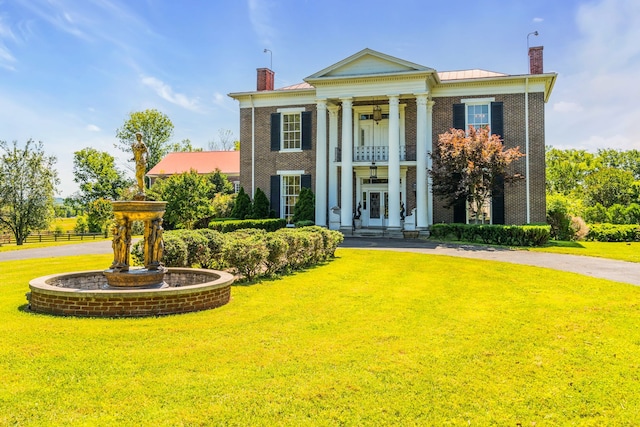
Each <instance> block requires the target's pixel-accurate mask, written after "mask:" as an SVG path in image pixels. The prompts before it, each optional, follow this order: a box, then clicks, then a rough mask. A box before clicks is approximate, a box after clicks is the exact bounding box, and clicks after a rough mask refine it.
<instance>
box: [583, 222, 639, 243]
mask: <svg viewBox="0 0 640 427" xmlns="http://www.w3.org/2000/svg"><path fill="white" fill-rule="evenodd" d="M587 240H595V241H598V242H640V225H637V224H608V223H604V224H591V225H589V233H588V234H587Z"/></svg>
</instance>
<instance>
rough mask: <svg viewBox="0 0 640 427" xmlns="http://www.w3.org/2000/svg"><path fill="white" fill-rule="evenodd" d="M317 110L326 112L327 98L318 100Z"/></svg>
mask: <svg viewBox="0 0 640 427" xmlns="http://www.w3.org/2000/svg"><path fill="white" fill-rule="evenodd" d="M316 108H317V109H318V110H326V109H327V99H326V98H318V99H316Z"/></svg>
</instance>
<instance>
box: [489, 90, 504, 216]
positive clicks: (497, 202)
mask: <svg viewBox="0 0 640 427" xmlns="http://www.w3.org/2000/svg"><path fill="white" fill-rule="evenodd" d="M503 110H504V107H503V103H502V102H492V103H491V134H492V135H498V136H500V138H503V140H504V113H503ZM491 214H492V216H493V223H494V224H504V223H505V220H504V177H498V179H496V183H495V186H494V188H493V195H492V197H491Z"/></svg>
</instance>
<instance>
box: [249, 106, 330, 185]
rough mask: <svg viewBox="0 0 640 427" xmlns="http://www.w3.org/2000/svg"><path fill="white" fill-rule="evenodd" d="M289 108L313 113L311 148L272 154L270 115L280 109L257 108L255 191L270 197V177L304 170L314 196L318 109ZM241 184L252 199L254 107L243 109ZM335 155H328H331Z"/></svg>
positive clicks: (306, 107)
mask: <svg viewBox="0 0 640 427" xmlns="http://www.w3.org/2000/svg"><path fill="white" fill-rule="evenodd" d="M288 107H304V108H305V111H311V112H313V114H312V117H313V118H312V120H313V122H312V126H311V132H312V138H311V140H312V141H313V143H312V149H311V150H303V151H301V152H293V153H281V152H278V151H271V114H272V113H276V112H277V110H278V107H262V108H256V109H255V124H256V130H255V156H256V165H257V167H256V176H255V179H256V188H260V189H261V190H262V191H264V192H265V194H266V195H267V197H271V185H270V180H271V175H273V174H275V173H276V171H278V170H304V171H305V173H306V174H311V175H312V179H311V190H312V191H313V192H314V193H315V191H316V190H315V159H316V151H315V149H316V120H317V117H316V106H315V105H314V104H310V105H297V106H296V105H292V106H288ZM240 141H241V144H240V185H241V186H242V187H244V191H246V192H247V193H248V194H249V195H250V196H252V195H253V191H254V189H253V188H251V108H243V109H241V110H240ZM332 154H333V153H329V155H332Z"/></svg>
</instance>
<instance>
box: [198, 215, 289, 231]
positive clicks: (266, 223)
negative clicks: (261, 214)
mask: <svg viewBox="0 0 640 427" xmlns="http://www.w3.org/2000/svg"><path fill="white" fill-rule="evenodd" d="M286 226H287V221H286V220H284V219H280V218H273V219H245V220H234V221H211V222H210V223H209V228H210V229H212V230H216V231H220V232H221V233H229V232H232V231H235V230H241V229H246V228H257V229H261V230H265V231H276V230H278V229H280V228H284V227H286Z"/></svg>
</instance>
